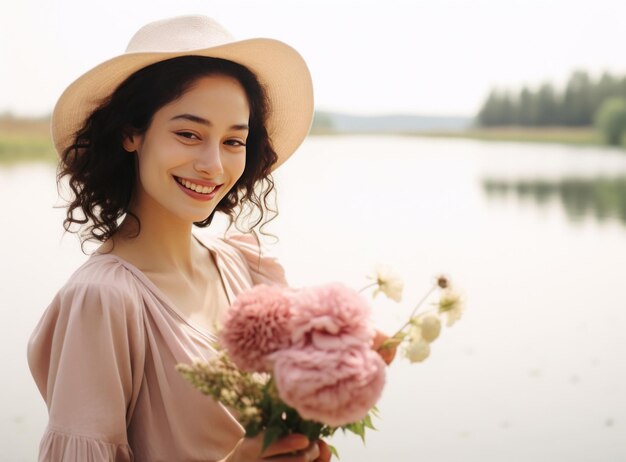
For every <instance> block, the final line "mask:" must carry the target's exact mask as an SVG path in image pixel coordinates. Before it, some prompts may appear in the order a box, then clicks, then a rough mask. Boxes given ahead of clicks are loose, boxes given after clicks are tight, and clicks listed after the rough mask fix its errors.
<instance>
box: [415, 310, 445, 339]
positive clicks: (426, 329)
mask: <svg viewBox="0 0 626 462" xmlns="http://www.w3.org/2000/svg"><path fill="white" fill-rule="evenodd" d="M419 325H420V327H421V329H422V337H423V338H424V340H426V341H427V342H429V343H430V342H434V341H435V340H437V337H439V333H440V332H441V321H440V320H439V316H435V315H432V314H431V315H428V316H426V317H424V318H422V319H420V320H419Z"/></svg>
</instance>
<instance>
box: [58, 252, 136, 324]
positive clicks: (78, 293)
mask: <svg viewBox="0 0 626 462" xmlns="http://www.w3.org/2000/svg"><path fill="white" fill-rule="evenodd" d="M141 291H142V288H141V285H140V284H138V281H137V279H136V277H135V276H134V275H133V273H132V272H131V271H130V270H129V269H128V268H127V267H126V265H125V264H124V262H123V261H122V260H121V259H120V258H118V257H117V256H115V255H112V254H92V255H91V256H90V257H89V258H88V259H87V261H85V262H84V263H83V264H82V265H81V266H79V267H78V268H77V269H76V270H75V271H74V272H73V273H72V274H71V275H70V276H69V278H68V279H67V280H66V282H65V283H64V284H63V285H62V286H61V288H60V289H59V290H58V291H57V293H56V295H55V297H54V299H53V301H52V302H51V304H50V307H56V308H57V309H60V308H63V307H67V308H71V309H74V310H76V309H80V310H87V309H91V310H116V311H121V310H124V311H126V312H127V313H126V314H129V313H128V311H133V312H134V314H137V312H138V310H139V309H140V303H139V302H140V301H141V299H142V296H141Z"/></svg>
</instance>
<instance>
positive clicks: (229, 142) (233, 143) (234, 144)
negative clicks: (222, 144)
mask: <svg viewBox="0 0 626 462" xmlns="http://www.w3.org/2000/svg"><path fill="white" fill-rule="evenodd" d="M226 143H227V144H229V145H230V146H245V145H246V144H245V143H244V142H243V141H240V140H227V141H226ZM231 143H232V144H231Z"/></svg>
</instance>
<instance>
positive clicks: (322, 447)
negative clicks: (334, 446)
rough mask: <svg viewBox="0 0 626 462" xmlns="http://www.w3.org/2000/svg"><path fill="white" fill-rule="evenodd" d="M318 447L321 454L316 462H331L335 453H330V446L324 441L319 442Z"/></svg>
mask: <svg viewBox="0 0 626 462" xmlns="http://www.w3.org/2000/svg"><path fill="white" fill-rule="evenodd" d="M317 447H318V448H319V451H320V453H319V456H318V458H317V459H315V462H329V461H330V458H331V457H332V455H333V453H332V452H330V448H329V447H328V445H327V444H326V443H325V442H324V441H322V440H317Z"/></svg>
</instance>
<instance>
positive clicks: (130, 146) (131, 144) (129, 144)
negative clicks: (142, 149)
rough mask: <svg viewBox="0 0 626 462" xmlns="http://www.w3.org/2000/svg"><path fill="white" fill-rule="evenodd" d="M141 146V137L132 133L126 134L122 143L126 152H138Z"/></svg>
mask: <svg viewBox="0 0 626 462" xmlns="http://www.w3.org/2000/svg"><path fill="white" fill-rule="evenodd" d="M140 144H141V136H139V135H137V134H133V133H132V132H130V131H129V132H128V133H126V134H124V140H123V141H122V146H124V150H125V151H128V152H137V150H138V149H139V145H140Z"/></svg>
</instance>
